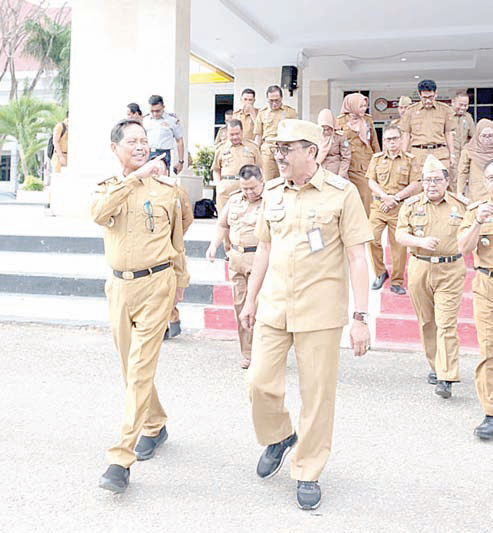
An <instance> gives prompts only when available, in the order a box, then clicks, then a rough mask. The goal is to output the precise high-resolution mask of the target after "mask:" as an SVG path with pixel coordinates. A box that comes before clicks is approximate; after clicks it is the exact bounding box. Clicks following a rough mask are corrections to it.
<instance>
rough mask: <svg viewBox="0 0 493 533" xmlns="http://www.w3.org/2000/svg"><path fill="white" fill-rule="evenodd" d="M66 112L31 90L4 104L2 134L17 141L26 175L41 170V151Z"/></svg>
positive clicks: (1, 124) (0, 109)
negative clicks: (35, 96) (36, 95)
mask: <svg viewBox="0 0 493 533" xmlns="http://www.w3.org/2000/svg"><path fill="white" fill-rule="evenodd" d="M63 114H64V113H62V111H61V109H60V106H57V105H55V104H52V103H49V102H43V101H41V100H38V99H36V98H34V97H33V96H32V95H31V93H30V92H29V91H26V92H24V93H23V94H22V95H21V96H20V98H18V99H13V100H11V101H10V102H9V104H8V105H7V106H5V107H2V108H0V135H7V136H10V137H13V138H14V139H15V140H16V141H17V143H18V145H19V156H20V160H21V165H22V174H23V175H24V176H27V175H29V174H31V175H34V176H36V175H38V174H39V161H38V158H37V153H38V152H39V151H40V150H43V149H44V147H45V146H46V144H47V139H48V136H49V134H50V133H51V131H52V130H53V128H54V127H55V124H56V123H57V122H59V121H60V120H59V119H60V116H62V115H63Z"/></svg>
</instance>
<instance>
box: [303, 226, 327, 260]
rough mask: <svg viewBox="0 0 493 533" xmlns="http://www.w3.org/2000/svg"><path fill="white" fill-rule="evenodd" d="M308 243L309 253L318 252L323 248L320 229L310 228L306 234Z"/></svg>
mask: <svg viewBox="0 0 493 533" xmlns="http://www.w3.org/2000/svg"><path fill="white" fill-rule="evenodd" d="M306 236H307V237H308V242H309V243H310V251H311V252H312V254H313V253H315V252H320V250H323V249H324V248H325V243H324V238H323V237H322V230H321V229H320V228H312V229H309V230H308V231H307V232H306Z"/></svg>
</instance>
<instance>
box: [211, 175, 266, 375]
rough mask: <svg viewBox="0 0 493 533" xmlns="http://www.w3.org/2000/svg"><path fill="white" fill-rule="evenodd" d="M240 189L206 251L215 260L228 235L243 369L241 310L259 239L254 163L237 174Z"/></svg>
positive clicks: (246, 354)
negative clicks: (256, 226)
mask: <svg viewBox="0 0 493 533" xmlns="http://www.w3.org/2000/svg"><path fill="white" fill-rule="evenodd" d="M238 175H239V178H240V190H239V191H238V192H237V193H234V194H232V195H231V196H230V198H229V200H228V203H227V204H226V205H225V206H224V209H223V210H222V211H221V214H220V215H219V218H218V220H217V226H216V235H215V237H214V240H213V241H211V243H210V245H209V248H208V249H207V252H206V257H207V259H208V260H209V261H211V262H214V260H215V258H216V253H217V249H218V247H219V245H220V244H221V241H222V240H223V239H224V238H225V237H226V235H229V238H230V241H231V250H230V251H229V253H228V255H229V262H228V267H229V279H230V280H231V284H232V286H233V302H234V307H235V315H236V322H237V323H238V337H239V339H240V349H241V354H242V356H243V361H242V362H241V367H242V368H248V367H249V366H250V360H251V355H252V331H251V330H249V329H246V328H245V327H243V325H242V323H241V321H240V313H241V311H242V309H243V306H244V305H245V299H246V294H247V286H248V278H249V277H250V274H251V272H252V266H253V258H254V256H255V252H256V251H257V243H258V239H257V237H256V236H255V225H256V223H257V219H258V215H259V212H260V204H261V201H262V191H263V190H264V182H263V180H262V172H261V170H260V168H259V167H257V166H256V165H245V166H243V167H241V169H240V172H239V173H238Z"/></svg>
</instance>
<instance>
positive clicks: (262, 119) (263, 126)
mask: <svg viewBox="0 0 493 533" xmlns="http://www.w3.org/2000/svg"><path fill="white" fill-rule="evenodd" d="M296 117H297V113H296V110H295V109H293V108H292V107H290V106H288V105H284V104H283V105H282V106H281V107H280V108H279V109H275V110H272V109H271V108H270V107H269V106H266V107H263V108H262V109H261V110H260V111H259V112H258V115H257V121H256V122H255V129H254V134H255V135H260V136H261V138H262V143H264V142H266V143H272V142H273V140H274V139H275V138H276V136H277V126H278V125H279V122H281V120H284V119H285V118H296Z"/></svg>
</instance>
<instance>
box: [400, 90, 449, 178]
mask: <svg viewBox="0 0 493 533" xmlns="http://www.w3.org/2000/svg"><path fill="white" fill-rule="evenodd" d="M418 91H419V97H420V99H421V101H420V102H417V103H416V104H412V105H411V106H409V107H408V109H407V111H406V113H405V115H404V117H403V119H402V120H401V123H400V128H401V131H402V134H403V135H402V149H403V150H404V151H405V152H407V151H408V150H409V151H410V152H411V153H412V154H413V155H414V156H415V157H416V159H417V163H418V168H419V169H420V171H421V169H422V168H423V164H424V162H425V159H426V158H427V156H428V155H430V154H431V155H433V156H435V157H436V158H437V159H439V160H440V161H441V162H442V163H443V164H444V166H445V167H446V168H447V169H448V168H455V167H456V166H457V162H458V160H457V154H456V153H455V148H454V143H455V138H454V133H453V130H454V125H455V124H454V117H453V111H452V109H451V108H450V107H449V106H448V105H447V104H444V103H442V102H437V101H436V96H437V86H436V83H435V82H434V81H433V80H423V81H421V82H420V83H419V84H418Z"/></svg>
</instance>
